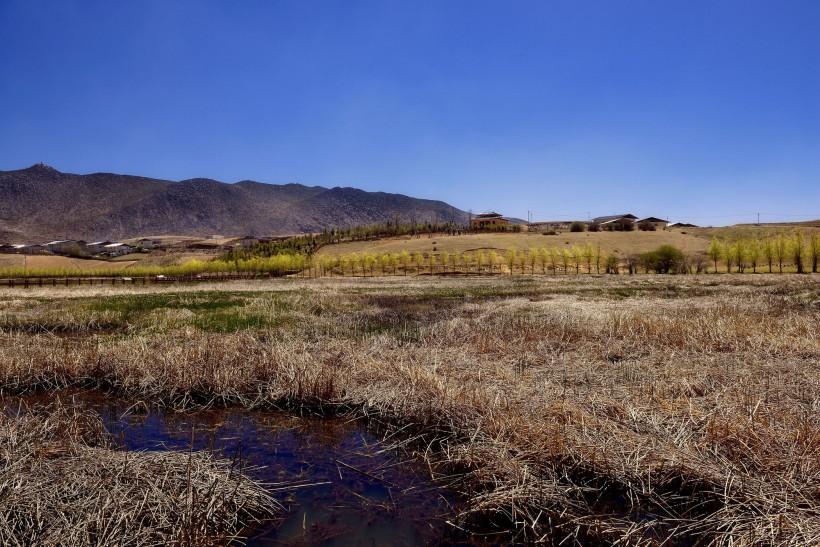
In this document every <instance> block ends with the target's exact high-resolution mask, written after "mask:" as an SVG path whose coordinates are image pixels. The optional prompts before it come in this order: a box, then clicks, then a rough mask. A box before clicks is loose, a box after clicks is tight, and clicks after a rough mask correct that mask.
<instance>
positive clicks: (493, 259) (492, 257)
mask: <svg viewBox="0 0 820 547" xmlns="http://www.w3.org/2000/svg"><path fill="white" fill-rule="evenodd" d="M483 254H484V253H483V252H482V255H483ZM487 264H489V265H490V273H491V274H492V273H493V268H494V267H495V265H496V264H498V253H497V252H496V251H495V249H490V251H489V252H488V253H487Z"/></svg>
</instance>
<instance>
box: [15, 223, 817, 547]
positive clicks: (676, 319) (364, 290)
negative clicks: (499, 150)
mask: <svg viewBox="0 0 820 547" xmlns="http://www.w3.org/2000/svg"><path fill="white" fill-rule="evenodd" d="M641 235H643V234H641ZM541 237H546V236H541ZM453 239H469V237H468V236H464V237H462V238H453ZM818 321H820V289H818V286H817V283H816V277H815V276H796V275H756V276H750V275H721V276H605V277H592V276H509V277H503V278H500V277H495V278H470V279H465V278H435V277H434V278H410V279H403V278H390V277H387V278H368V279H365V280H363V279H319V280H301V279H279V280H275V281H265V282H237V283H230V284H213V285H202V286H196V287H193V286H173V287H146V288H142V287H137V288H132V287H122V286H120V287H105V288H100V287H83V288H82V289H71V288H63V289H60V288H58V289H50V290H46V289H33V290H29V291H21V290H3V291H0V385H2V389H3V391H5V392H16V391H24V390H29V389H35V388H36V389H56V388H59V387H61V386H67V385H72V384H77V383H81V384H82V385H95V384H96V385H100V386H106V387H107V388H108V389H111V390H113V391H115V392H119V393H127V394H132V395H138V396H140V397H142V398H144V399H145V400H149V401H154V402H160V403H163V404H167V405H171V406H176V407H185V406H190V405H199V404H221V405H225V404H227V405H245V406H247V407H249V408H255V407H268V406H278V407H284V408H290V409H294V410H300V411H312V412H323V413H343V414H347V415H350V416H351V417H355V418H358V419H361V420H365V421H366V422H368V423H370V424H371V425H372V427H376V428H381V429H388V430H391V431H393V432H394V434H395V435H394V438H397V439H402V442H403V443H404V444H405V446H406V447H407V448H408V449H409V450H412V451H415V452H416V454H417V456H418V457H419V458H424V459H427V460H428V461H429V463H430V466H431V469H432V470H434V472H436V473H448V474H450V475H451V476H452V482H453V483H454V484H455V485H456V486H457V487H458V488H459V489H460V490H461V491H462V492H463V495H464V496H465V498H467V499H468V500H469V503H468V506H467V507H468V508H467V509H466V510H465V512H464V513H463V514H462V515H460V518H459V520H458V524H459V525H461V526H469V525H470V524H471V523H473V524H475V523H477V522H481V523H482V524H481V526H482V527H483V529H484V530H485V531H486V530H487V527H490V528H491V529H492V528H493V527H497V528H498V529H501V530H507V531H512V532H514V533H516V534H518V536H517V537H518V538H519V539H520V540H522V541H530V542H532V541H539V540H540V541H544V542H547V543H550V544H558V543H559V542H561V541H562V540H565V539H566V540H567V541H570V540H571V541H578V542H581V543H584V542H600V543H603V544H610V543H614V542H621V543H622V544H647V545H648V544H657V543H660V542H661V541H663V540H664V539H669V540H670V541H669V542H667V543H665V544H666V545H669V544H672V545H674V544H695V543H697V544H715V545H753V544H762V545H773V544H801V545H803V544H817V543H818V542H820V331H818V329H817V325H818ZM653 542H655V543H653ZM563 544H565V545H566V544H567V543H563Z"/></svg>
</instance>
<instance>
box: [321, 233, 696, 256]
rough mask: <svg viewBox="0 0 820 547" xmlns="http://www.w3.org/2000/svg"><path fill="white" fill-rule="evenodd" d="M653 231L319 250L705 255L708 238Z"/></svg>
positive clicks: (390, 242) (496, 236)
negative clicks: (597, 250)
mask: <svg viewBox="0 0 820 547" xmlns="http://www.w3.org/2000/svg"><path fill="white" fill-rule="evenodd" d="M683 231H684V232H687V233H682V232H681V231H679V230H669V231H656V232H637V231H636V232H574V233H573V232H564V233H561V234H558V235H543V234H541V233H527V232H523V233H478V234H465V235H460V236H448V235H445V234H437V235H434V236H433V237H429V236H428V235H426V234H425V235H423V236H421V237H419V238H415V239H414V238H386V239H380V240H376V241H355V242H350V243H339V244H335V245H327V246H325V247H322V248H321V249H320V250H319V253H320V254H325V255H330V256H340V255H346V254H350V253H354V252H355V253H362V252H367V253H401V252H402V251H407V252H409V253H415V252H416V251H419V252H421V253H434V252H438V253H440V252H442V251H447V252H450V253H454V252H458V253H463V252H466V251H475V250H478V249H485V250H488V249H496V250H499V251H506V250H507V249H510V248H514V249H516V250H519V251H520V250H526V249H530V248H540V247H547V248H553V247H555V248H559V249H563V248H570V247H572V246H573V245H578V246H583V245H585V244H586V243H587V242H591V243H592V244H593V245H597V244H598V243H600V244H601V248H602V249H603V250H604V251H605V252H606V253H607V254H617V255H620V256H626V255H627V254H629V253H642V252H646V251H651V250H654V249H656V248H658V247H659V246H661V245H666V244H670V245H674V246H675V247H677V248H679V249H681V250H682V251H684V252H687V253H699V252H705V251H706V248H707V247H708V245H709V239H708V237H699V236H697V235H693V233H692V232H689V231H686V230H683Z"/></svg>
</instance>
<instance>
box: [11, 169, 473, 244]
mask: <svg viewBox="0 0 820 547" xmlns="http://www.w3.org/2000/svg"><path fill="white" fill-rule="evenodd" d="M396 215H398V216H399V217H400V218H401V219H402V220H403V221H404V222H407V221H409V220H410V219H411V218H415V219H416V220H417V221H419V222H433V221H435V220H436V219H438V221H439V222H445V221H450V220H452V221H455V222H459V223H461V222H465V221H466V219H467V217H468V215H467V213H465V212H464V211H461V210H459V209H457V208H455V207H453V206H451V205H449V204H447V203H444V202H442V201H438V200H428V199H420V198H413V197H410V196H407V195H404V194H395V193H389V192H367V191H365V190H361V189H358V188H352V187H339V186H337V187H333V188H325V187H323V186H306V185H303V184H298V183H292V182H291V183H286V184H269V183H264V182H258V181H253V180H242V181H239V182H235V183H225V182H221V181H218V180H215V179H209V178H193V179H186V180H181V181H171V180H164V179H154V178H149V177H141V176H137V175H122V174H116V173H91V174H87V175H77V174H73V173H62V172H60V171H58V170H56V169H54V168H53V167H50V166H48V165H45V164H42V163H40V164H36V165H33V166H31V167H28V168H26V169H19V170H13V171H0V242H24V241H29V242H32V241H34V242H36V241H46V240H49V239H68V238H72V239H85V240H96V239H125V238H130V237H137V236H141V235H144V234H156V233H184V234H189V235H192V236H201V237H205V236H208V235H211V234H216V233H219V234H228V235H237V236H239V235H244V234H258V235H276V234H292V233H301V232H318V231H321V230H323V229H332V228H345V227H350V226H355V225H363V224H372V223H375V222H384V221H387V220H392V219H393V218H394V217H395V216H396Z"/></svg>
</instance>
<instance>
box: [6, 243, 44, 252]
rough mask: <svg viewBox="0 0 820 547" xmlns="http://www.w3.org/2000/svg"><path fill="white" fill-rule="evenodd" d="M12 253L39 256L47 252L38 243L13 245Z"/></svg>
mask: <svg viewBox="0 0 820 547" xmlns="http://www.w3.org/2000/svg"><path fill="white" fill-rule="evenodd" d="M11 248H12V251H11V252H12V253H17V254H21V255H38V254H43V253H45V252H46V248H45V247H43V246H42V245H37V244H36V243H21V244H19V245H12V246H11Z"/></svg>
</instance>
